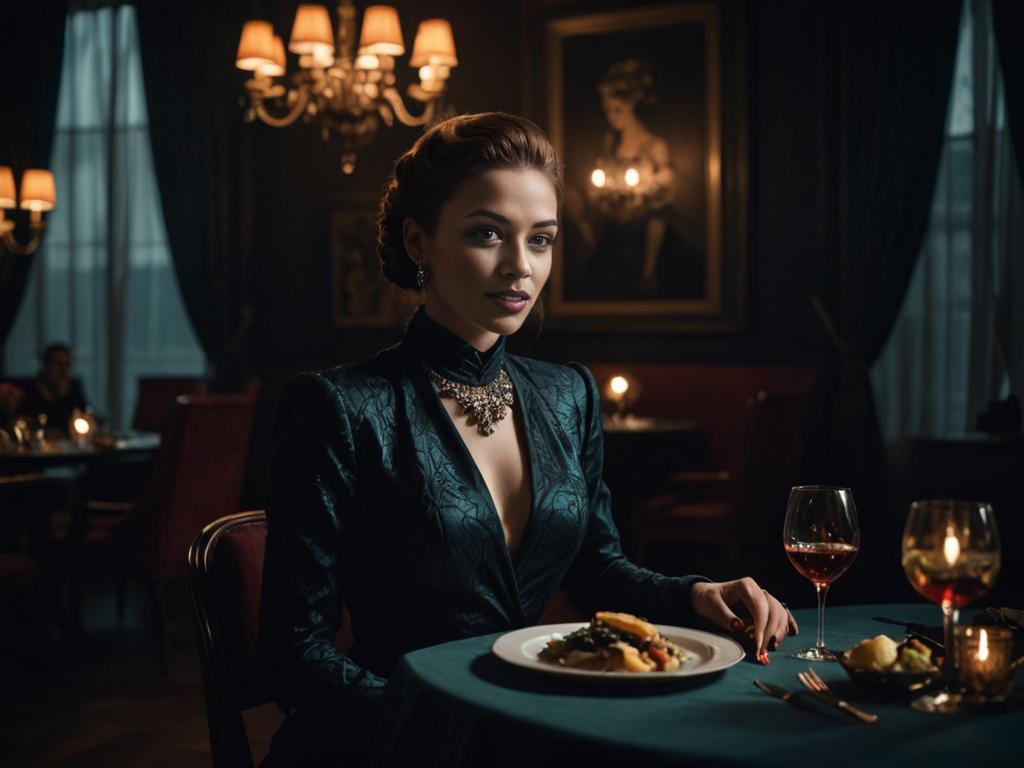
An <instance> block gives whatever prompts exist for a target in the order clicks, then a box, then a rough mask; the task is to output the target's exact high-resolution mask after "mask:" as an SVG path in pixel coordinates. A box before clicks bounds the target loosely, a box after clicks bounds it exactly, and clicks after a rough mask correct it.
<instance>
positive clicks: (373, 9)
mask: <svg viewBox="0 0 1024 768" xmlns="http://www.w3.org/2000/svg"><path fill="white" fill-rule="evenodd" d="M359 53H361V54H364V53H372V54H374V55H375V56H401V55H402V54H403V53H405V42H404V41H403V40H402V25H401V24H400V23H399V21H398V10H397V9H396V8H392V7H391V6H390V5H370V6H367V8H366V11H365V12H364V13H363V31H362V34H361V35H360V36H359Z"/></svg>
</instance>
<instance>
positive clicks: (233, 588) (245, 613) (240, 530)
mask: <svg viewBox="0 0 1024 768" xmlns="http://www.w3.org/2000/svg"><path fill="white" fill-rule="evenodd" d="M266 543H267V516H266V513H265V512H263V511H262V510H257V511H252V512H239V513H236V514H233V515H228V516H227V517H222V518H220V519H219V520H215V521H214V522H212V523H210V524H209V525H207V526H206V527H205V528H203V530H202V532H200V534H199V535H198V536H197V537H196V539H195V541H194V542H193V543H192V546H191V548H190V549H189V551H188V581H189V587H190V588H191V592H192V608H193V618H194V619H195V630H196V635H197V637H198V640H199V660H200V663H201V666H202V670H203V688H204V691H205V694H206V719H207V722H208V724H209V728H210V749H211V752H212V754H213V764H214V766H217V767H218V768H219V767H220V766H232V768H235V767H237V766H251V765H252V754H251V752H250V750H249V739H248V736H247V734H246V731H245V723H244V721H243V720H242V712H244V711H245V710H247V709H251V708H253V707H258V706H260V705H262V704H266V703H267V702H269V701H271V692H270V691H269V690H268V689H267V687H266V686H265V685H264V684H263V683H262V682H261V679H260V676H259V674H258V669H257V666H256V648H257V643H258V641H259V620H260V590H261V588H262V585H263V553H264V549H265V548H266ZM335 642H336V643H337V644H338V647H339V648H342V649H347V648H349V647H350V646H351V645H352V626H351V621H350V619H349V615H348V611H347V610H345V611H344V612H343V614H342V625H341V628H340V630H339V631H338V636H337V637H336V638H335Z"/></svg>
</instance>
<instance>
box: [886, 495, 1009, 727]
mask: <svg viewBox="0 0 1024 768" xmlns="http://www.w3.org/2000/svg"><path fill="white" fill-rule="evenodd" d="M999 565H1000V553H999V531H998V529H997V528H996V519H995V516H994V515H993V514H992V507H991V506H990V505H988V504H985V503H984V502H980V501H954V500H949V499H938V500H931V501H915V502H914V503H912V504H911V505H910V514H909V515H908V516H907V525H906V528H904V529H903V572H904V573H906V574H907V578H908V579H909V580H910V584H911V586H913V587H914V589H916V590H917V591H918V592H920V593H921V594H922V595H924V596H925V597H927V598H928V599H929V600H931V601H932V602H933V603H938V604H939V605H940V606H942V628H943V635H944V637H943V639H944V641H945V648H944V651H945V652H944V659H943V663H942V670H943V675H944V677H945V679H946V687H945V690H943V691H940V692H938V693H935V694H928V695H926V696H922V697H920V698H919V699H916V700H915V701H914V702H913V703H912V704H911V706H913V707H914V709H918V710H921V711H922V712H941V713H946V714H949V713H955V712H962V711H964V710H965V709H967V708H968V702H967V701H966V700H965V699H964V697H962V696H961V695H960V694H959V693H958V692H957V691H956V690H955V683H956V669H955V662H954V659H955V658H956V656H955V655H954V649H953V642H954V640H953V627H954V625H955V624H956V620H957V612H958V611H959V610H960V609H961V608H963V607H964V606H965V605H967V604H968V603H970V602H971V601H972V600H975V599H977V598H979V597H981V596H982V595H983V594H985V593H986V592H988V590H989V589H990V588H991V587H992V583H993V582H994V581H995V579H996V574H997V573H999Z"/></svg>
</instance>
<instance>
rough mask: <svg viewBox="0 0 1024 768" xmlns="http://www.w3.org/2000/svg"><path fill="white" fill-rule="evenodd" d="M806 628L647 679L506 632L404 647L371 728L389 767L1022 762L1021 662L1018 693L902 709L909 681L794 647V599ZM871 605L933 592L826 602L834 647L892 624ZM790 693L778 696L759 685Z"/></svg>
mask: <svg viewBox="0 0 1024 768" xmlns="http://www.w3.org/2000/svg"><path fill="white" fill-rule="evenodd" d="M793 613H794V616H795V618H796V619H797V621H798V623H799V625H800V627H801V629H802V631H801V633H800V635H799V636H797V637H790V638H787V639H786V640H785V642H784V643H783V645H782V647H781V648H780V650H778V651H777V652H775V653H772V654H771V655H770V661H771V663H770V665H769V666H762V665H761V664H758V663H755V662H753V661H749V660H743V661H740V662H738V663H736V664H735V665H734V666H731V667H729V668H728V669H725V670H724V671H720V672H717V673H712V674H707V675H699V676H692V677H682V678H679V679H677V680H666V682H664V683H658V684H645V685H636V684H634V685H623V684H621V683H619V684H616V685H608V684H601V683H595V682H593V681H587V682H586V683H582V682H577V681H576V680H573V679H566V678H564V677H559V676H556V675H553V674H548V673H544V672H541V671H534V670H530V669H524V668H522V667H520V666H514V665H512V664H509V663H508V662H506V661H503V660H502V659H500V658H498V657H497V656H495V655H494V653H492V650H491V648H492V645H493V644H494V642H495V640H496V639H497V638H498V637H500V636H501V635H500V634H498V635H489V636H484V637H474V638H469V639H464V640H457V641H454V642H449V643H445V644H442V645H437V646H433V647H430V648H424V649H421V650H418V651H414V652H412V653H408V654H406V655H405V656H403V657H402V658H401V659H400V660H399V663H398V665H397V667H396V669H395V672H394V674H393V675H392V677H391V678H390V680H389V683H388V687H387V689H386V691H385V698H384V710H383V712H384V714H383V718H382V721H381V725H380V728H379V729H378V732H377V735H376V745H377V749H376V754H377V757H378V761H377V762H378V764H380V765H384V766H400V765H401V766H404V765H417V766H447V767H450V768H451V767H456V766H510V767H511V766H647V765H651V766H669V765H696V766H736V765H754V766H759V767H760V768H764V766H787V768H793V767H794V766H797V767H799V766H819V765H820V766H856V767H857V768H876V767H877V766H885V765H893V766H900V767H901V768H909V767H910V766H945V765H955V766H975V765H980V766H996V765H1022V764H1024V762H1022V761H1024V668H1020V669H1018V670H1017V672H1016V680H1015V682H1016V688H1017V690H1016V692H1015V693H1014V694H1013V695H1012V696H1010V698H1009V699H1007V700H1006V701H1004V702H1002V703H998V704H997V703H988V704H985V705H983V706H981V707H979V708H977V709H975V710H972V711H970V712H968V713H966V714H959V715H936V714H926V713H923V712H918V711H916V710H914V709H912V708H911V706H910V700H911V699H912V697H913V696H915V695H917V694H897V695H893V694H892V693H888V692H887V693H885V694H881V693H879V692H877V691H876V690H874V689H869V688H864V687H861V686H859V685H858V684H856V683H854V682H852V681H851V680H850V679H849V677H848V676H847V674H846V672H845V671H844V669H843V668H842V667H841V666H840V665H839V664H838V663H835V662H817V663H812V662H807V661H801V660H799V659H796V658H793V657H792V656H790V655H787V654H788V653H792V652H793V651H794V650H796V649H797V648H798V647H803V646H806V645H813V640H814V634H815V627H816V611H815V610H813V609H806V610H796V611H794V612H793ZM875 616H887V617H896V618H898V619H902V620H905V621H906V622H908V623H918V624H926V625H933V624H937V623H939V621H940V615H939V609H938V607H936V606H934V605H928V604H887V605H850V606H836V607H831V608H828V609H827V610H826V613H825V639H826V643H827V645H828V646H829V647H832V648H840V649H842V648H849V647H852V646H853V645H854V644H856V643H857V642H858V641H860V640H862V639H865V638H871V637H874V636H876V635H879V634H887V635H889V636H890V637H892V638H893V639H896V640H899V639H901V637H902V632H901V629H900V628H899V627H894V626H891V625H887V624H882V623H878V622H876V621H875V620H873V617H875ZM808 666H813V668H814V670H815V671H816V672H817V673H818V674H819V676H820V677H821V678H823V679H824V680H825V682H826V683H828V685H829V686H831V687H832V688H833V689H834V690H835V691H836V692H837V693H839V694H840V695H841V696H843V697H844V698H846V699H848V700H849V701H850V703H852V704H854V705H855V706H857V707H860V708H861V709H863V710H867V711H869V712H871V713H874V714H877V715H878V719H877V721H876V722H874V723H872V724H867V723H863V722H860V721H859V720H856V719H854V718H852V717H850V716H849V715H847V714H846V713H844V712H842V711H840V710H838V709H836V708H834V707H830V706H827V705H825V704H823V703H821V702H818V701H817V700H815V699H813V698H811V694H809V693H807V692H805V691H803V690H802V688H801V685H800V683H799V682H798V679H797V673H798V672H801V671H803V670H806V669H807V668H808ZM755 680H762V681H765V682H768V683H771V684H773V685H775V686H779V687H781V688H784V689H786V690H788V691H792V692H796V694H797V702H796V703H794V702H793V701H782V700H780V699H777V698H773V697H771V696H769V695H767V694H766V693H764V692H762V691H761V690H760V689H759V688H758V687H756V686H755V685H754V681H755Z"/></svg>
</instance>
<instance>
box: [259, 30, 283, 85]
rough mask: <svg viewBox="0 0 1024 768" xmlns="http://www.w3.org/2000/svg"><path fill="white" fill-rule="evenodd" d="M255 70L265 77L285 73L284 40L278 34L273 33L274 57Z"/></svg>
mask: <svg viewBox="0 0 1024 768" xmlns="http://www.w3.org/2000/svg"><path fill="white" fill-rule="evenodd" d="M256 71H257V72H258V73H259V74H261V75H266V76H267V77H280V76H281V75H283V74H284V73H285V59H284V42H283V41H282V40H281V37H280V35H274V58H273V59H272V60H271V61H270V63H268V64H264V65H263V66H262V67H260V68H259V69H258V70H256Z"/></svg>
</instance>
